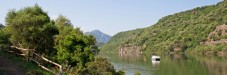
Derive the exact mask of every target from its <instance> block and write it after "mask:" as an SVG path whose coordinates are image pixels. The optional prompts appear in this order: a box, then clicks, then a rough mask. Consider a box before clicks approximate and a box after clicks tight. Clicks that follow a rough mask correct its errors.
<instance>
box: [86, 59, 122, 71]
mask: <svg viewBox="0 0 227 75" xmlns="http://www.w3.org/2000/svg"><path fill="white" fill-rule="evenodd" d="M86 66H87V71H86V72H85V75H125V73H124V72H123V71H119V72H116V71H115V69H114V66H113V65H112V64H111V63H109V62H108V61H107V59H106V58H101V57H98V58H96V59H95V61H94V62H89V63H87V64H86Z"/></svg>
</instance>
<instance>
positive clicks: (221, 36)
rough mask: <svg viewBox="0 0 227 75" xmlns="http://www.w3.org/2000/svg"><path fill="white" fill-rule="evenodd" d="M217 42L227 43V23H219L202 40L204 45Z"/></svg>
mask: <svg viewBox="0 0 227 75" xmlns="http://www.w3.org/2000/svg"><path fill="white" fill-rule="evenodd" d="M218 43H226V44H227V25H225V24H223V25H219V26H217V27H216V29H215V30H214V31H212V32H211V33H210V34H209V35H208V37H207V41H205V42H204V44H206V45H214V44H218Z"/></svg>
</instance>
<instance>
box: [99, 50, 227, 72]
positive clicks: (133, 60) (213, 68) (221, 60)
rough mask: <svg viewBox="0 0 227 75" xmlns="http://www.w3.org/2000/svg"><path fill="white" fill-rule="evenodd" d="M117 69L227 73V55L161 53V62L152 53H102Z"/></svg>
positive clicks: (128, 70)
mask: <svg viewBox="0 0 227 75" xmlns="http://www.w3.org/2000/svg"><path fill="white" fill-rule="evenodd" d="M99 56H102V57H106V58H107V59H108V60H109V61H110V62H111V63H112V64H113V65H114V67H115V69H116V70H120V69H122V70H124V71H125V72H126V75H134V73H135V72H140V73H141V74H142V75H227V57H221V56H194V55H180V54H178V55H176V54H175V55H160V56H161V61H160V62H152V61H151V55H149V54H144V55H135V54H131V55H119V54H118V53H100V54H99Z"/></svg>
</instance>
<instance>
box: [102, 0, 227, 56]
mask: <svg viewBox="0 0 227 75" xmlns="http://www.w3.org/2000/svg"><path fill="white" fill-rule="evenodd" d="M226 23H227V1H223V2H220V3H218V4H215V5H210V6H203V7H197V8H194V9H192V10H188V11H183V12H180V13H176V14H173V15H169V16H166V17H163V18H161V19H160V20H159V21H158V22H157V23H156V24H154V25H152V26H150V27H147V28H142V29H136V30H131V31H126V32H120V33H118V34H116V35H115V36H113V37H112V39H111V40H110V41H109V43H107V44H106V45H105V46H104V47H103V48H102V49H101V50H103V51H116V50H118V49H119V48H121V47H130V46H138V47H141V50H142V51H143V52H144V51H145V52H170V51H181V52H185V51H189V52H200V50H201V51H202V50H203V49H208V50H209V49H212V50H217V48H218V49H219V51H220V50H223V49H225V48H224V46H225V44H215V45H212V46H210V45H205V44H201V43H203V42H205V41H207V40H208V35H209V33H210V32H212V31H214V30H215V28H216V26H219V25H223V24H226ZM207 47H212V48H207Z"/></svg>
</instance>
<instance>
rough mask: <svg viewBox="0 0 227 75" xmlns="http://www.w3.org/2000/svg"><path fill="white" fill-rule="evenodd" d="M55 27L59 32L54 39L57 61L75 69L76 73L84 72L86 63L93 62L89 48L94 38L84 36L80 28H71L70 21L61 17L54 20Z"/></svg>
mask: <svg viewBox="0 0 227 75" xmlns="http://www.w3.org/2000/svg"><path fill="white" fill-rule="evenodd" d="M56 26H57V27H58V30H59V35H57V36H56V38H55V44H56V45H55V48H56V49H57V57H56V59H57V61H59V62H60V63H62V64H64V65H70V66H72V67H76V70H77V73H78V72H80V71H82V70H84V69H85V67H84V66H85V64H86V63H87V62H92V61H94V53H93V52H92V51H91V46H92V45H94V44H95V38H94V37H92V36H87V35H84V34H83V32H82V31H80V28H73V27H72V24H71V22H70V20H68V19H67V18H65V17H64V16H61V15H60V16H59V17H58V18H57V19H56Z"/></svg>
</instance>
